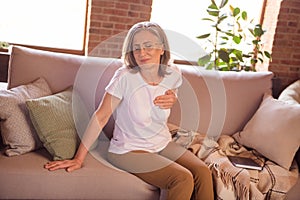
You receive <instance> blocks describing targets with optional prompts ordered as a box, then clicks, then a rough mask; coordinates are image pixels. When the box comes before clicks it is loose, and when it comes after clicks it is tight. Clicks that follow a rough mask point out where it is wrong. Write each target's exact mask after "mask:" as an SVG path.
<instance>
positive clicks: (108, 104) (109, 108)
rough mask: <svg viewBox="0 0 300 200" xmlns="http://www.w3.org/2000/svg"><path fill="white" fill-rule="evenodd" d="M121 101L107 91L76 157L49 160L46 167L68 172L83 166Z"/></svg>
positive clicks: (51, 169)
mask: <svg viewBox="0 0 300 200" xmlns="http://www.w3.org/2000/svg"><path fill="white" fill-rule="evenodd" d="M120 101H121V100H120V99H119V98H117V97H115V96H112V95H111V94H109V93H105V94H104V96H103V99H102V101H101V103H100V105H99V107H98V109H97V110H96V112H95V113H94V114H93V116H92V118H91V119H90V122H89V124H88V127H87V129H86V130H85V133H84V135H83V138H82V140H81V143H80V145H79V148H78V150H77V152H76V155H75V156H74V158H73V159H72V160H61V161H53V162H48V163H46V164H45V168H46V169H48V170H50V171H54V170H57V169H66V170H67V171H68V172H71V171H74V170H76V169H79V168H81V167H82V164H83V162H84V159H85V157H86V155H87V153H88V150H89V148H90V147H91V146H92V144H93V143H94V142H95V140H96V139H97V138H98V136H99V134H100V132H101V130H102V129H103V127H104V126H105V125H106V123H107V122H108V120H109V118H110V116H111V115H112V113H113V111H114V110H115V109H116V107H117V106H118V105H119V103H120Z"/></svg>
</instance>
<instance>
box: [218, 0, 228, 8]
mask: <svg viewBox="0 0 300 200" xmlns="http://www.w3.org/2000/svg"><path fill="white" fill-rule="evenodd" d="M227 3H228V0H222V1H221V4H220V8H223V7H224V6H226V4H227Z"/></svg>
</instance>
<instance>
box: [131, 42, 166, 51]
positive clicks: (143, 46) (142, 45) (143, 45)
mask: <svg viewBox="0 0 300 200" xmlns="http://www.w3.org/2000/svg"><path fill="white" fill-rule="evenodd" d="M137 45H139V48H136V47H135V46H137ZM147 45H150V46H147ZM157 45H163V43H162V42H152V41H147V42H144V43H142V44H134V45H133V47H132V51H133V53H140V52H141V50H142V49H143V50H144V51H146V52H150V51H152V50H153V49H155V46H157ZM157 49H159V48H157Z"/></svg>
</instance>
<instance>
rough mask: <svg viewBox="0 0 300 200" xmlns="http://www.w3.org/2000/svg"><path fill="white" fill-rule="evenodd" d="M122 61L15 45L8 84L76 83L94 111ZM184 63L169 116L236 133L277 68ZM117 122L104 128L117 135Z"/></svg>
mask: <svg viewBox="0 0 300 200" xmlns="http://www.w3.org/2000/svg"><path fill="white" fill-rule="evenodd" d="M121 65H122V62H121V61H120V60H119V59H113V58H95V57H94V58H93V57H84V56H78V55H70V54H62V53H53V52H47V51H41V50H35V49H30V48H25V47H19V46H14V47H13V48H12V54H11V59H10V65H9V78H8V88H12V87H15V86H18V85H22V84H26V83H29V82H31V81H33V80H35V79H37V78H39V77H44V78H45V79H46V80H47V82H48V83H49V85H50V88H51V90H52V92H53V93H56V92H59V91H61V90H63V89H65V88H67V87H68V86H70V85H74V88H75V89H76V91H78V93H79V94H80V98H81V99H83V104H84V106H85V107H86V108H87V109H86V110H87V113H88V114H89V115H90V114H91V113H92V112H93V111H94V110H95V109H96V107H97V105H98V104H99V102H100V100H101V99H102V96H103V94H104V88H105V86H106V85H107V84H108V82H109V80H110V79H111V77H112V76H113V74H114V71H115V70H116V69H117V68H118V67H120V66H121ZM179 67H180V68H181V70H182V73H183V77H184V78H183V79H184V81H183V85H182V86H181V87H180V89H179V93H178V102H177V103H176V105H175V106H174V107H173V109H172V112H171V116H170V119H169V121H170V122H171V123H174V124H177V125H180V126H181V127H182V128H185V129H189V130H195V131H198V132H201V133H208V134H209V135H210V136H216V137H217V136H218V135H219V134H220V133H222V134H229V135H231V134H233V133H235V132H237V131H239V130H241V129H242V128H243V126H244V125H245V124H246V122H247V121H248V120H249V119H250V118H251V116H252V115H253V114H254V112H255V111H256V109H257V108H258V106H259V104H260V102H261V100H262V97H263V94H264V93H265V92H271V89H272V82H271V79H272V77H273V74H272V73H271V72H215V71H209V70H203V69H201V68H199V67H193V66H185V65H179ZM76 107H77V106H76V105H75V109H76ZM80 112H82V111H81V110H80ZM112 128H113V120H112V119H111V120H110V123H109V125H108V126H106V128H105V130H104V131H105V132H106V134H108V135H110V136H111V132H112Z"/></svg>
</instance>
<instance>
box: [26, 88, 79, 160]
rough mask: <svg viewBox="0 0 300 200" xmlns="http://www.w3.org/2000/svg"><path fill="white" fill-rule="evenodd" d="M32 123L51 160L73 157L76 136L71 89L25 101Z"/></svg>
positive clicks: (77, 140) (76, 142)
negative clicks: (51, 157)
mask: <svg viewBox="0 0 300 200" xmlns="http://www.w3.org/2000/svg"><path fill="white" fill-rule="evenodd" d="M26 105H27V108H28V110H29V113H30V117H31V120H32V123H33V125H34V127H35V129H36V131H37V134H38V135H39V137H40V140H41V141H42V143H43V145H44V147H45V148H46V149H47V150H48V152H49V153H50V154H51V155H52V156H53V160H64V159H71V158H73V156H74V154H75V152H76V149H77V146H78V142H79V139H78V136H77V132H76V128H75V124H74V120H73V114H72V89H71V88H69V89H67V90H65V91H62V92H60V93H57V94H54V95H50V96H46V97H41V98H37V99H30V100H27V101H26Z"/></svg>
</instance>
